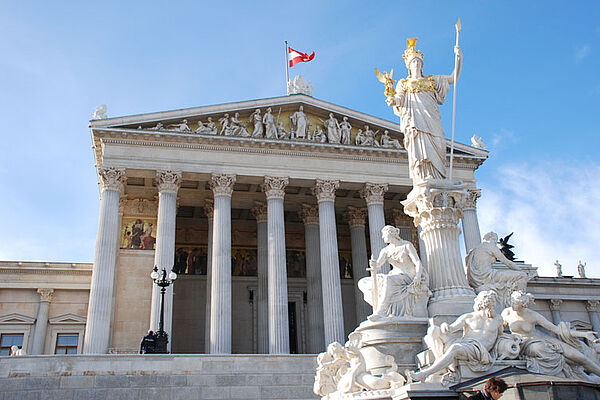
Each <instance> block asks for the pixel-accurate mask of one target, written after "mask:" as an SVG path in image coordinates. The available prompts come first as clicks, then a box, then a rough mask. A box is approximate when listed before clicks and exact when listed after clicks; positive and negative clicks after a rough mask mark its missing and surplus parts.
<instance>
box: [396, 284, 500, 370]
mask: <svg viewBox="0 0 600 400" xmlns="http://www.w3.org/2000/svg"><path fill="white" fill-rule="evenodd" d="M497 297H498V296H497V295H496V292H494V291H492V290H486V291H483V292H480V293H479V294H478V295H477V297H476V298H475V304H474V305H473V312H470V313H467V314H463V315H461V316H460V317H458V318H457V319H456V321H454V322H453V323H452V324H450V325H448V324H447V323H445V322H444V323H442V324H441V325H440V326H439V327H438V326H436V325H432V326H431V327H430V328H429V329H428V331H427V336H425V338H424V340H425V343H427V344H428V345H429V347H430V348H431V349H432V351H433V353H434V354H435V355H436V359H435V361H434V362H433V364H431V366H429V367H426V368H424V369H421V370H420V371H418V372H415V371H409V372H407V378H409V381H424V380H425V379H426V378H427V377H429V376H430V375H433V374H435V373H437V372H439V371H442V370H444V369H446V368H448V367H450V366H451V365H452V364H454V363H456V361H463V362H465V364H466V365H467V366H468V367H469V368H470V369H471V370H473V371H487V370H488V369H489V368H491V367H492V365H493V361H494V360H493V358H492V355H491V353H490V352H491V350H492V348H493V347H494V344H495V343H496V339H497V338H498V336H499V335H500V334H501V333H502V331H503V321H502V318H501V317H500V316H499V315H497V314H496V300H497ZM459 331H462V332H463V336H462V338H460V339H456V340H452V336H451V335H448V333H452V332H459Z"/></svg>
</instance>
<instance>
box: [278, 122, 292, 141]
mask: <svg viewBox="0 0 600 400" xmlns="http://www.w3.org/2000/svg"><path fill="white" fill-rule="evenodd" d="M289 138H290V133H289V132H288V131H286V130H285V128H284V127H283V122H281V121H279V122H278V123H277V139H289Z"/></svg>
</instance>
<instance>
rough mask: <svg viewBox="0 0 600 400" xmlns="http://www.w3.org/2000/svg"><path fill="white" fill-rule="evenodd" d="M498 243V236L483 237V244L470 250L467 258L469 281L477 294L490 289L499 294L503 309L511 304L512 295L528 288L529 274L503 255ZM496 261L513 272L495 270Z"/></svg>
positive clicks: (487, 235)
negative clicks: (516, 291) (510, 297)
mask: <svg viewBox="0 0 600 400" xmlns="http://www.w3.org/2000/svg"><path fill="white" fill-rule="evenodd" d="M497 242H498V235H497V234H496V233H494V232H489V233H486V234H485V235H484V236H483V242H482V243H480V244H478V245H477V246H475V247H473V248H472V249H471V250H469V253H468V254H467V257H466V258H465V264H466V266H467V279H468V280H469V285H471V286H472V287H473V288H474V289H475V292H480V291H482V290H490V289H493V290H496V291H497V292H499V293H498V294H499V295H500V296H501V303H502V305H503V307H507V306H508V305H509V304H510V299H509V296H510V293H512V292H513V291H515V290H525V288H526V287H527V274H526V273H525V272H524V271H522V270H521V268H520V267H519V266H518V265H517V264H516V263H514V262H513V261H510V260H509V259H508V258H506V257H505V256H504V254H502V252H501V251H500V249H499V248H498V245H497V244H496V243H497ZM496 261H500V262H501V263H503V264H504V265H506V266H507V267H509V268H510V269H512V271H500V270H496V269H494V268H493V267H492V265H493V264H494V263H495V262H496Z"/></svg>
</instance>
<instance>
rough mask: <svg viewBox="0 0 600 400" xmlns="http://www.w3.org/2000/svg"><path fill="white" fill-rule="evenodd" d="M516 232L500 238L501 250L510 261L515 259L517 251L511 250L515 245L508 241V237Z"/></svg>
mask: <svg viewBox="0 0 600 400" xmlns="http://www.w3.org/2000/svg"><path fill="white" fill-rule="evenodd" d="M513 233H514V232H511V233H510V235H508V236H505V237H503V238H500V239H499V240H498V243H499V244H500V251H501V252H502V254H504V257H506V258H508V259H509V260H510V261H515V253H514V252H513V251H512V250H511V249H512V248H514V247H515V246H513V245H512V244H509V243H508V239H510V237H511V236H512V235H513Z"/></svg>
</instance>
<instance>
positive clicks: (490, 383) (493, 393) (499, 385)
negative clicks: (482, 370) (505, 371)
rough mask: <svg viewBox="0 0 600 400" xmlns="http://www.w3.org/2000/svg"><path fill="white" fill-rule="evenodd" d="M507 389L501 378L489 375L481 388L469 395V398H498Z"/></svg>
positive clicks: (479, 399) (489, 399) (483, 399)
mask: <svg viewBox="0 0 600 400" xmlns="http://www.w3.org/2000/svg"><path fill="white" fill-rule="evenodd" d="M506 389H508V385H507V384H506V382H504V379H502V378H496V377H495V376H494V377H491V378H490V379H488V380H487V381H486V382H485V386H484V387H483V389H482V390H480V391H479V392H477V393H475V394H474V395H473V396H471V397H469V400H498V399H499V398H500V397H502V395H503V394H504V392H505V391H506Z"/></svg>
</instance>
